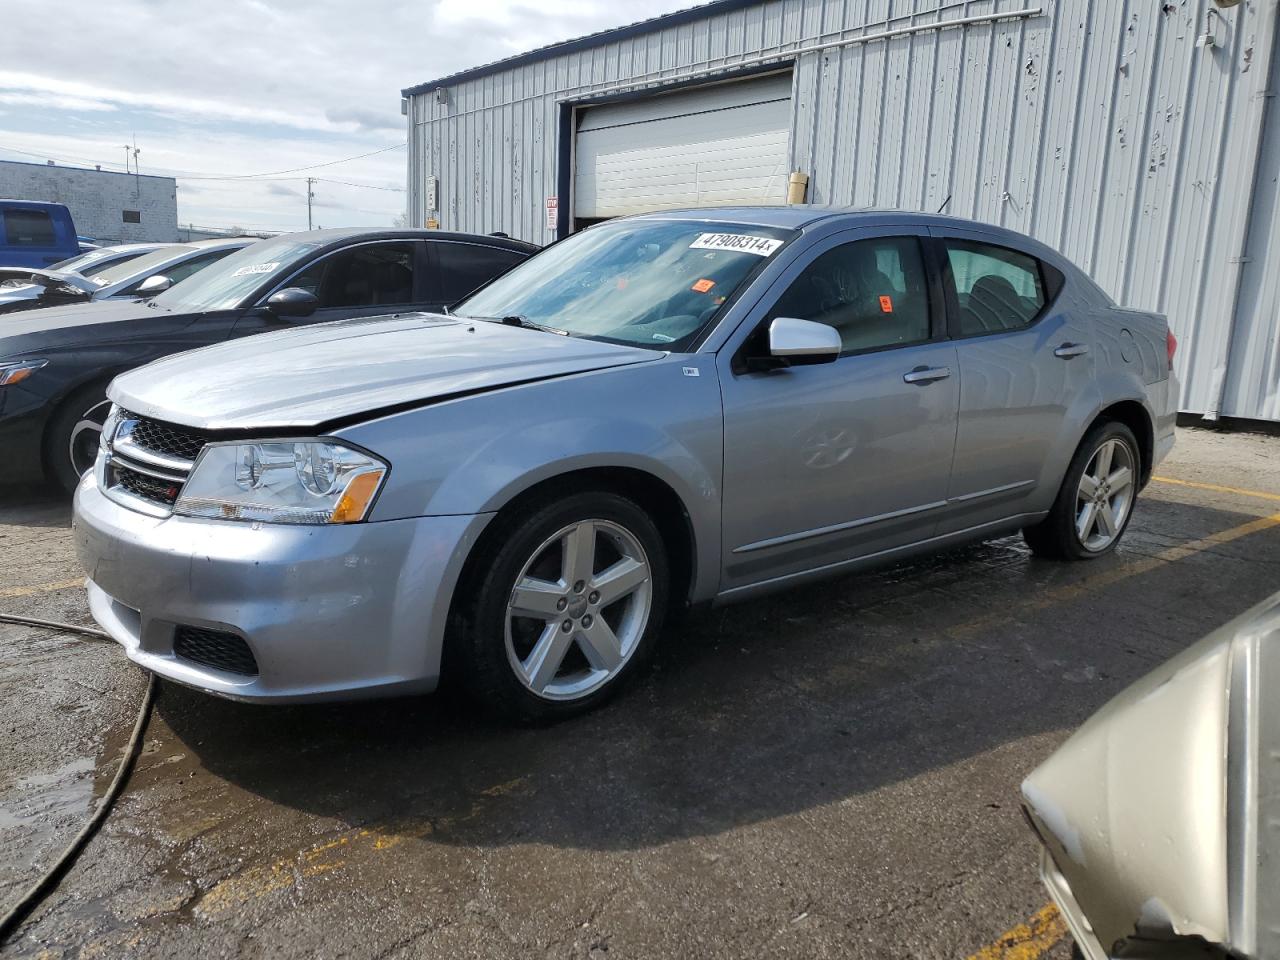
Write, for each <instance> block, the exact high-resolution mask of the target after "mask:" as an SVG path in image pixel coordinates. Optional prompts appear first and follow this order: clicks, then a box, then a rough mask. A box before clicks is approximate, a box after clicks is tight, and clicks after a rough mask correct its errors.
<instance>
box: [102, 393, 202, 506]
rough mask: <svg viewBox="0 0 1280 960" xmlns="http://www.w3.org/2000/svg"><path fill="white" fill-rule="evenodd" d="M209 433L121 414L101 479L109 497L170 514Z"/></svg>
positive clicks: (112, 436)
mask: <svg viewBox="0 0 1280 960" xmlns="http://www.w3.org/2000/svg"><path fill="white" fill-rule="evenodd" d="M209 439H210V437H209V435H208V434H206V433H203V432H202V431H199V430H193V429H192V428H190V427H182V426H178V425H176V424H171V423H163V422H162V421H159V420H150V419H147V418H145V417H139V416H138V415H137V414H134V413H130V412H129V411H127V410H120V411H119V412H118V419H117V425H116V427H115V430H114V432H113V434H112V435H111V436H110V437H108V438H106V443H107V449H106V456H105V457H104V458H103V473H102V476H101V477H100V478H99V480H100V482H101V483H102V485H103V490H104V491H105V492H106V494H107V496H109V497H111V498H112V499H113V500H115V501H117V502H118V503H121V504H123V505H125V506H128V507H131V508H133V509H135V510H140V511H142V512H143V513H149V514H152V515H153V516H168V515H169V514H170V512H171V511H172V509H173V505H174V503H175V502H177V499H178V496H179V494H181V493H182V486H183V484H185V483H186V482H187V476H188V475H189V474H190V473H191V467H192V464H193V463H194V462H195V459H196V457H197V456H199V454H200V451H201V450H202V449H203V448H204V445H205V444H206V443H207V442H209Z"/></svg>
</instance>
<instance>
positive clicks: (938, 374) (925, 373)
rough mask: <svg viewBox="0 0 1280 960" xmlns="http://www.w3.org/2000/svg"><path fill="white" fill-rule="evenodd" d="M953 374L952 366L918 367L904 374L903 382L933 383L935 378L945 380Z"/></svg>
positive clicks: (922, 384)
mask: <svg viewBox="0 0 1280 960" xmlns="http://www.w3.org/2000/svg"><path fill="white" fill-rule="evenodd" d="M949 376H951V368H950V367H916V368H915V369H914V370H912V371H911V372H910V373H904V374H903V375H902V381H903V383H916V384H919V385H921V386H924V385H925V384H926V383H933V382H934V381H935V380H945V379H947V377H949Z"/></svg>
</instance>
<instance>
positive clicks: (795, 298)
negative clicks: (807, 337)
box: [768, 237, 929, 354]
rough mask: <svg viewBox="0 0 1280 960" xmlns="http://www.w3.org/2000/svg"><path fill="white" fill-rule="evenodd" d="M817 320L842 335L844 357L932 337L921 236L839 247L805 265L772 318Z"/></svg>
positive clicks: (771, 315) (775, 305)
mask: <svg viewBox="0 0 1280 960" xmlns="http://www.w3.org/2000/svg"><path fill="white" fill-rule="evenodd" d="M774 317H797V318H799V319H801V320H816V321H817V322H819V323H825V324H828V325H830V326H832V327H835V328H836V329H837V330H839V331H840V340H841V342H842V344H843V345H844V346H843V350H842V354H849V353H857V352H859V351H862V350H874V349H877V348H881V347H892V346H903V345H906V344H910V343H921V342H923V341H925V340H928V339H929V285H928V280H927V276H926V274H925V269H924V261H923V259H922V258H921V255H920V241H919V240H917V239H916V238H915V237H877V238H875V239H870V240H857V241H855V242H853V243H846V244H843V245H842V246H839V247H834V248H832V249H831V250H828V251H827V252H826V253H824V254H822V255H821V256H819V257H818V258H817V259H816V260H814V261H813V263H811V264H809V266H807V267H805V269H804V272H803V273H801V274H800V276H798V277H796V279H795V280H794V281H793V282H792V284H791V286H789V287H788V288H787V291H786V293H784V294H783V295H782V296H781V297H779V298H778V302H777V303H775V304H774V306H773V309H772V310H771V311H770V312H769V317H768V319H770V320H772V319H773V318H774Z"/></svg>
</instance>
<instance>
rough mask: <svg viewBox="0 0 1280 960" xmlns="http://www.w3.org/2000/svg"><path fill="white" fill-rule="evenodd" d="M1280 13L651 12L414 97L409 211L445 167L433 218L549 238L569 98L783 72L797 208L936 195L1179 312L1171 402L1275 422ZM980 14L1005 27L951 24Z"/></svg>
mask: <svg viewBox="0 0 1280 960" xmlns="http://www.w3.org/2000/svg"><path fill="white" fill-rule="evenodd" d="M1278 2H1280V0H1244V2H1242V3H1240V4H1239V5H1238V6H1235V7H1232V8H1229V9H1221V10H1220V9H1218V8H1217V7H1216V5H1215V4H1214V3H1213V2H1212V0H1176V2H1171V3H1162V2H1158V0H1106V2H1098V0H1092V2H1091V0H956V2H946V0H942V2H939V0H767V2H762V3H760V4H758V5H755V6H750V7H746V8H743V9H738V10H734V11H732V12H724V13H714V14H713V15H709V16H708V17H706V18H704V19H701V20H695V21H692V22H688V23H680V24H678V25H674V26H663V24H662V21H658V22H657V23H656V24H655V29H653V30H651V31H650V32H648V33H644V34H641V35H637V36H631V37H629V38H627V39H623V40H618V41H613V42H605V43H602V44H601V45H599V46H596V47H592V48H587V49H583V50H577V51H574V52H571V53H566V54H564V55H561V56H557V57H555V58H553V59H549V60H544V61H540V62H534V63H528V64H518V65H515V66H513V67H512V68H511V69H510V70H507V71H504V72H501V73H498V74H494V75H490V76H487V77H479V78H476V79H472V80H467V79H463V80H461V81H460V82H458V83H457V84H456V85H454V86H452V87H450V88H448V89H447V91H446V92H445V93H446V95H445V97H444V101H445V102H443V103H441V102H437V97H436V95H435V93H434V92H432V91H428V92H426V93H421V94H417V95H415V96H414V97H412V98H411V99H412V102H411V104H410V109H409V113H408V116H409V128H410V130H409V139H410V151H409V157H410V163H411V165H412V169H411V171H410V179H409V191H410V193H409V196H410V208H409V209H410V214H411V216H412V217H413V218H414V221H415V222H418V223H421V222H424V221H425V219H426V218H427V217H428V216H431V215H433V212H432V211H428V210H426V209H425V207H424V205H423V201H424V191H423V189H422V187H423V184H424V183H425V179H426V177H428V176H435V177H437V178H438V182H439V196H440V207H441V209H440V210H439V211H438V212H435V213H434V215H436V216H438V219H439V220H440V221H441V226H442V227H444V228H447V229H459V230H478V231H491V230H505V231H507V232H508V233H511V234H512V235H513V236H519V237H522V238H525V239H529V240H534V241H537V242H543V243H545V242H548V241H550V240H551V239H553V238H554V231H551V230H548V229H547V226H546V215H545V212H544V206H543V205H544V202H545V199H546V198H547V197H548V196H552V195H555V193H556V190H557V162H558V157H559V153H558V144H557V139H558V127H559V118H560V110H561V104H565V103H569V104H572V103H575V102H581V101H590V100H596V99H599V98H602V97H607V96H610V95H613V94H617V93H622V92H628V91H635V90H641V89H647V88H654V89H660V88H663V87H665V86H668V85H670V84H673V83H676V82H688V81H689V79H690V78H700V77H705V78H707V79H714V78H716V77H717V76H719V75H722V74H724V73H725V72H727V71H733V70H735V69H736V68H739V67H743V66H750V67H753V68H755V67H760V66H765V65H768V64H770V63H775V64H786V63H794V73H793V76H794V88H793V91H792V121H791V129H790V148H789V160H790V169H791V170H798V171H801V172H804V173H807V174H809V176H810V187H809V200H810V202H813V203H834V204H849V205H855V206H887V207H899V208H903V209H923V210H930V211H933V210H937V209H938V208H939V207H940V206H942V205H943V204H944V202H945V203H946V211H947V212H948V213H952V214H955V215H957V216H962V217H972V218H975V219H978V220H983V221H988V222H992V223H999V224H1002V225H1004V226H1008V227H1011V228H1013V229H1016V230H1022V231H1024V232H1026V233H1029V234H1031V235H1033V236H1035V237H1037V238H1039V239H1041V240H1043V241H1045V242H1046V243H1048V244H1050V245H1051V246H1054V247H1056V248H1057V249H1059V250H1061V251H1062V252H1063V253H1064V254H1066V255H1067V256H1068V257H1070V258H1071V259H1073V260H1074V261H1075V262H1077V263H1079V264H1080V265H1081V266H1082V267H1084V268H1085V269H1086V270H1088V271H1089V272H1090V273H1091V274H1092V275H1093V276H1094V277H1095V278H1096V279H1097V280H1098V282H1099V283H1100V284H1101V285H1102V286H1103V287H1104V288H1105V289H1106V290H1107V291H1108V292H1109V293H1110V294H1111V295H1112V296H1114V297H1115V298H1116V299H1117V300H1118V301H1119V302H1121V303H1123V304H1126V305H1130V306H1135V307H1140V308H1144V309H1154V310H1159V311H1162V312H1164V313H1166V314H1168V315H1169V317H1170V321H1171V323H1172V325H1173V328H1174V330H1175V332H1176V334H1177V336H1178V338H1179V341H1180V343H1181V346H1180V348H1179V351H1178V372H1179V377H1180V379H1181V381H1182V385H1183V398H1182V406H1183V409H1184V410H1187V411H1193V412H1197V413H1206V414H1208V415H1210V416H1217V415H1218V414H1222V415H1229V416H1238V417H1249V418H1265V419H1280V388H1278V387H1277V378H1278V377H1280V316H1278V301H1277V297H1278V290H1277V286H1278V285H1280V279H1278V278H1277V273H1278V272H1280V271H1277V270H1276V269H1275V265H1276V264H1277V263H1280V219H1278V218H1280V210H1278V203H1277V197H1276V177H1277V166H1278V165H1280V132H1277V130H1276V127H1277V126H1278V125H1280V119H1275V115H1276V114H1277V107H1276V106H1275V96H1274V94H1275V93H1276V92H1277V90H1276V82H1275V79H1274V67H1273V64H1274V60H1275V57H1274V49H1275V36H1276V20H1277V3H1278ZM1031 8H1034V9H1036V10H1038V13H1036V14H1035V15H1024V14H1023V13H1022V12H1023V11H1026V10H1028V9H1031ZM977 17H999V19H995V20H989V21H987V22H979V23H973V24H970V25H966V26H950V27H948V26H946V23H947V21H952V20H957V19H961V18H977ZM916 27H923V28H924V29H921V30H916V31H914V32H906V33H897V34H896V35H892V36H889V37H886V38H881V39H870V40H868V41H867V42H858V38H860V37H864V36H865V37H875V36H876V35H878V34H883V33H886V32H893V31H902V30H908V29H910V28H916ZM1205 35H1208V36H1209V37H1211V38H1212V43H1204V42H1200V40H1199V38H1201V37H1202V36H1205ZM842 41H843V43H842ZM827 44H838V45H834V46H828V47H826V48H825V49H820V50H808V51H807V52H806V48H812V47H814V46H820V45H827ZM1269 79H1271V86H1270V88H1268V80H1269ZM1268 114H1270V115H1272V116H1273V121H1272V122H1271V123H1270V124H1266V123H1264V119H1265V118H1266V117H1267V115H1268ZM1264 129H1265V131H1266V132H1265V134H1264ZM559 202H560V204H561V205H562V206H569V205H570V204H571V203H572V198H570V197H560V198H559Z"/></svg>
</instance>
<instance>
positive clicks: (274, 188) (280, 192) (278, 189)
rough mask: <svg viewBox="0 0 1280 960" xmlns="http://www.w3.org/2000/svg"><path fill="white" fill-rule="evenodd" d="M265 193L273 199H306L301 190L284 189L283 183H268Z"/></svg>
mask: <svg viewBox="0 0 1280 960" xmlns="http://www.w3.org/2000/svg"><path fill="white" fill-rule="evenodd" d="M267 193H269V194H271V196H273V197H301V198H302V199H303V200H305V199H306V198H307V195H306V194H305V193H303V192H302V191H301V190H297V189H295V188H293V187H286V186H285V185H284V184H283V183H268V184H267Z"/></svg>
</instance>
